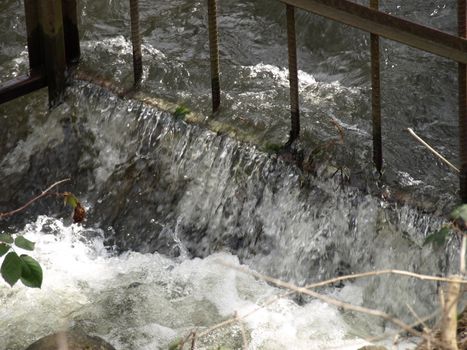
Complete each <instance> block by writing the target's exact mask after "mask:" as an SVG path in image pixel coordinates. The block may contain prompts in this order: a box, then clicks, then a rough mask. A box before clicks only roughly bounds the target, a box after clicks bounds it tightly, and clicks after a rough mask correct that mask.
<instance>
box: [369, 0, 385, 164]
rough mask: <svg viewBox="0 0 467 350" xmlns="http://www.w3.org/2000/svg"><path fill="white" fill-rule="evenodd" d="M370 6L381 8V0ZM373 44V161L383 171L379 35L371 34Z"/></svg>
mask: <svg viewBox="0 0 467 350" xmlns="http://www.w3.org/2000/svg"><path fill="white" fill-rule="evenodd" d="M370 7H371V8H373V9H376V10H377V9H378V8H379V0H370ZM370 43H371V44H370V45H371V114H372V120H373V162H374V164H375V166H376V169H377V170H378V171H379V172H380V173H381V170H382V168H383V142H382V137H381V80H380V53H379V36H378V35H376V34H371V35H370Z"/></svg>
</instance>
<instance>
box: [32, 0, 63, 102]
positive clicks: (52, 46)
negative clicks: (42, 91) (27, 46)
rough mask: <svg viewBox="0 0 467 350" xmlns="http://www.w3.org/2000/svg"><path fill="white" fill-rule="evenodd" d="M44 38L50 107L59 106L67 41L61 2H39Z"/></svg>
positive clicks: (49, 0) (45, 69) (47, 0)
mask: <svg viewBox="0 0 467 350" xmlns="http://www.w3.org/2000/svg"><path fill="white" fill-rule="evenodd" d="M37 3H38V10H39V11H38V12H39V24H40V29H41V37H42V40H41V42H42V51H43V62H44V67H43V69H44V73H45V76H46V80H47V86H48V88H49V105H50V106H51V107H53V106H55V105H57V104H59V103H60V102H61V101H62V99H63V93H64V90H65V68H66V65H65V40H64V33H63V17H62V2H61V0H37Z"/></svg>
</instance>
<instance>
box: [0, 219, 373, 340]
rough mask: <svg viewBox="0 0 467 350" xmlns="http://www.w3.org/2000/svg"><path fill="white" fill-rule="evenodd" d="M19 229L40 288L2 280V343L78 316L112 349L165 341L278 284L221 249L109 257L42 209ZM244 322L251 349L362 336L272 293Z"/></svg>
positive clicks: (317, 307)
mask: <svg viewBox="0 0 467 350" xmlns="http://www.w3.org/2000/svg"><path fill="white" fill-rule="evenodd" d="M24 234H25V237H26V238H28V239H30V240H33V241H35V242H36V250H35V251H34V252H32V253H31V255H32V256H33V257H35V258H37V260H38V261H39V262H40V263H41V265H42V267H43V269H44V282H43V286H42V289H28V288H26V287H24V286H22V285H21V284H20V283H19V284H17V285H15V286H14V287H13V288H10V287H8V286H6V284H5V283H2V284H0V302H1V303H2V308H1V309H0V338H1V339H4V340H5V342H4V344H6V346H7V347H8V349H21V348H24V347H25V346H27V344H28V342H31V341H32V340H34V339H36V338H38V337H41V336H43V335H46V334H48V333H50V332H53V331H56V330H58V329H61V328H66V327H69V326H72V325H76V324H78V325H81V326H82V325H88V327H89V329H88V331H89V330H91V331H92V332H94V333H97V334H98V335H100V336H102V337H104V338H105V339H107V340H108V341H110V342H112V343H113V344H114V345H115V346H117V347H118V348H119V349H135V348H139V349H150V348H151V349H154V348H158V347H159V348H166V346H167V343H168V342H169V341H170V340H172V339H174V338H175V337H176V335H178V336H182V335H184V334H188V333H189V330H190V329H192V328H193V327H198V328H199V329H201V330H202V329H206V328H208V327H210V326H212V325H214V324H215V323H217V322H219V321H221V320H223V319H226V318H230V317H232V316H233V315H234V313H235V312H237V313H238V315H240V316H242V315H246V314H247V313H249V312H250V311H252V310H255V309H258V305H262V304H263V303H264V302H265V301H267V300H269V299H270V298H271V296H273V295H275V294H277V293H278V292H279V291H278V290H277V289H276V288H273V287H271V286H269V285H268V284H266V283H264V282H262V281H258V280H256V279H255V278H254V277H252V276H250V275H248V274H244V273H242V272H239V271H237V270H235V269H231V268H228V267H226V266H225V264H229V265H232V266H234V267H240V266H241V265H240V263H239V261H238V258H237V257H236V256H233V255H230V254H227V253H218V254H213V255H211V256H209V257H207V258H205V259H192V260H184V261H181V262H176V261H172V260H170V259H167V258H165V257H163V256H161V255H159V254H157V253H155V254H139V253H135V252H128V253H125V254H123V255H120V256H114V255H112V254H110V253H108V252H107V250H106V249H105V247H104V244H103V239H102V233H101V231H99V230H93V229H83V228H82V227H80V226H77V225H71V226H68V227H66V226H64V225H63V224H62V223H61V222H60V221H58V220H55V219H51V218H48V217H45V216H41V217H39V218H38V219H37V221H36V222H35V223H33V224H30V225H27V226H26V227H25V229H24ZM219 262H222V264H220V263H219ZM210 305H211V306H210ZM244 322H245V325H246V328H247V329H248V331H249V332H250V334H251V344H250V347H249V349H324V348H342V349H357V348H358V347H360V346H362V345H363V344H364V342H363V341H362V340H359V339H354V338H352V337H351V336H350V335H349V331H350V329H349V326H348V325H347V324H346V323H345V322H344V320H343V319H342V317H341V316H340V314H339V312H338V311H337V310H336V309H335V308H333V307H330V306H327V305H326V304H323V303H321V302H319V301H313V302H311V303H309V304H307V305H305V306H303V307H302V306H298V305H297V304H296V303H294V302H293V301H291V300H289V299H280V300H279V301H277V302H275V303H273V304H271V305H269V306H267V307H264V308H260V309H259V311H257V312H255V313H252V314H251V315H250V316H248V317H246V318H245V320H244ZM12 330H14V331H12ZM229 334H230V335H229ZM232 334H233V333H232V332H231V333H229V332H227V335H223V337H224V338H222V337H221V338H219V339H218V338H216V339H217V340H216V341H219V342H224V341H225V342H228V341H229V340H228V339H226V338H225V337H229V336H232ZM200 344H201V345H202V340H200ZM219 345H221V344H219ZM201 348H202V346H201Z"/></svg>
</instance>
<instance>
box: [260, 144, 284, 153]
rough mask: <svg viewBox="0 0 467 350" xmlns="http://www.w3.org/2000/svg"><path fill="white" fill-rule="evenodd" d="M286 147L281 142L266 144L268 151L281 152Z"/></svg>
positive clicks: (265, 148) (265, 147)
mask: <svg viewBox="0 0 467 350" xmlns="http://www.w3.org/2000/svg"><path fill="white" fill-rule="evenodd" d="M283 148H284V146H283V145H281V144H280V143H273V142H267V143H266V144H265V145H264V150H265V151H266V152H268V153H279V152H280V151H281V150H282V149H283Z"/></svg>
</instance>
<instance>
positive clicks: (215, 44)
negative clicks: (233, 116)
mask: <svg viewBox="0 0 467 350" xmlns="http://www.w3.org/2000/svg"><path fill="white" fill-rule="evenodd" d="M208 24H209V52H210V57H211V91H212V112H213V113H216V112H217V111H218V110H219V107H220V104H221V88H220V79H219V39H218V30H217V0H208Z"/></svg>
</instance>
